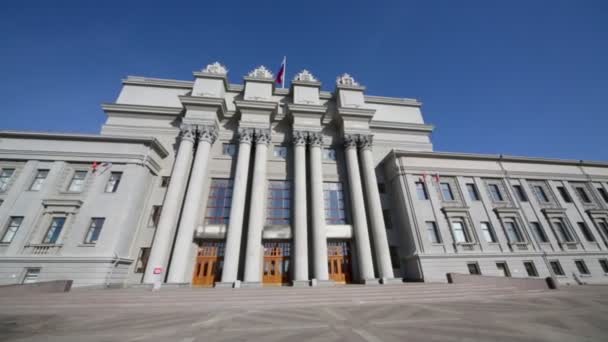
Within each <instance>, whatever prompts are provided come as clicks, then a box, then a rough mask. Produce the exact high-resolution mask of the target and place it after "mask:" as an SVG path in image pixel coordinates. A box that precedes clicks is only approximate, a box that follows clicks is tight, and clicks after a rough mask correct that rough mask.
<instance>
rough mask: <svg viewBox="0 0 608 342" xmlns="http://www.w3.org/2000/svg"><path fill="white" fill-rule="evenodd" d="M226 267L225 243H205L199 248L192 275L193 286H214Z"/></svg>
mask: <svg viewBox="0 0 608 342" xmlns="http://www.w3.org/2000/svg"><path fill="white" fill-rule="evenodd" d="M223 266H224V241H204V242H203V243H202V244H201V246H200V247H199V248H198V253H197V255H196V265H195V267H194V274H193V275H192V285H193V286H213V284H215V282H216V281H220V277H221V275H222V268H223Z"/></svg>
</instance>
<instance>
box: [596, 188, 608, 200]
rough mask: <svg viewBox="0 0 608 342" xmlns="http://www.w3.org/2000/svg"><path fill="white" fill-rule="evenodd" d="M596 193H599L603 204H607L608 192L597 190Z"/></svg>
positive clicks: (602, 189)
mask: <svg viewBox="0 0 608 342" xmlns="http://www.w3.org/2000/svg"><path fill="white" fill-rule="evenodd" d="M597 192H599V193H600V196H602V199H603V200H604V202H606V203H608V192H607V191H606V189H604V188H597Z"/></svg>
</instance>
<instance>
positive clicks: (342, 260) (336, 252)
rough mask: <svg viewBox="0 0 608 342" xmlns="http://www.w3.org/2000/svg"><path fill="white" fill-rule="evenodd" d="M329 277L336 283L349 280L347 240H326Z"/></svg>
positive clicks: (348, 281)
mask: <svg viewBox="0 0 608 342" xmlns="http://www.w3.org/2000/svg"><path fill="white" fill-rule="evenodd" d="M327 268H328V271H329V279H330V280H333V281H334V282H335V283H338V284H347V283H350V282H351V264H350V246H349V244H348V241H328V242H327Z"/></svg>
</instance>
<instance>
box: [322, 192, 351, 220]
mask: <svg viewBox="0 0 608 342" xmlns="http://www.w3.org/2000/svg"><path fill="white" fill-rule="evenodd" d="M323 199H324V200H325V223H327V224H346V207H345V205H344V190H343V188H342V183H337V182H336V183H333V182H326V183H323Z"/></svg>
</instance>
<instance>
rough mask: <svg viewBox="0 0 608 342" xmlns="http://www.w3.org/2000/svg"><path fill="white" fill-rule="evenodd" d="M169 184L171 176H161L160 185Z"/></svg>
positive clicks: (163, 186)
mask: <svg viewBox="0 0 608 342" xmlns="http://www.w3.org/2000/svg"><path fill="white" fill-rule="evenodd" d="M169 184H171V176H161V177H160V187H161V188H168V187H169Z"/></svg>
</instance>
